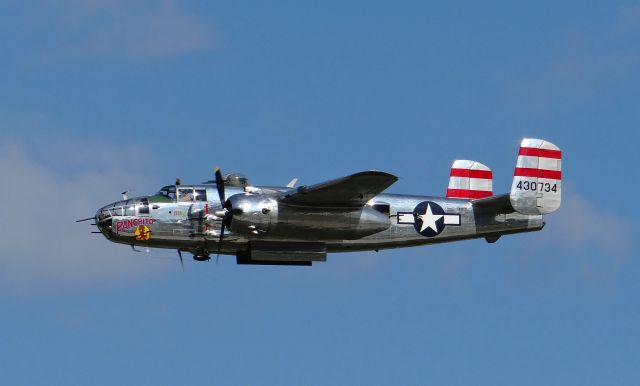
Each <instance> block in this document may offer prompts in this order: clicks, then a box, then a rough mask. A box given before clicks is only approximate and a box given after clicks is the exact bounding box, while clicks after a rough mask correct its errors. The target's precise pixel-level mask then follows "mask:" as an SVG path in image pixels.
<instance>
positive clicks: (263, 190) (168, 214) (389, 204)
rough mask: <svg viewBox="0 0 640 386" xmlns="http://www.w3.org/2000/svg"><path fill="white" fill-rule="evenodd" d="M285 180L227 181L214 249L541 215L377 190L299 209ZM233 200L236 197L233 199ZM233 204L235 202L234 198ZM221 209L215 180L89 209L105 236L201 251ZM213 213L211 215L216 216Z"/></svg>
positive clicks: (331, 248)
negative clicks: (355, 202) (349, 201)
mask: <svg viewBox="0 0 640 386" xmlns="http://www.w3.org/2000/svg"><path fill="white" fill-rule="evenodd" d="M287 190H289V188H286V187H251V188H250V189H248V191H247V189H246V188H242V187H234V186H228V187H226V192H227V197H229V200H230V201H233V202H234V203H235V202H238V203H241V206H242V207H240V208H235V210H236V211H237V212H238V213H239V214H238V215H236V217H235V218H234V219H233V220H232V221H231V226H230V227H229V228H230V229H229V230H227V231H226V232H225V234H224V238H223V240H224V241H223V243H222V245H221V248H220V251H221V253H222V254H237V253H238V252H239V251H243V250H246V248H247V245H248V243H249V242H251V241H256V240H259V241H269V242H271V241H273V242H318V243H322V244H323V245H325V246H326V251H327V252H348V251H365V250H379V249H387V248H399V247H407V246H417V245H424V244H432V243H442V242H448V241H456V240H463V239H471V238H487V240H488V241H495V240H496V239H497V238H498V237H499V236H500V235H503V234H508V233H519V232H528V231H536V230H540V229H542V227H543V226H544V223H543V219H542V216H540V215H523V214H520V213H517V212H510V213H499V212H498V213H496V211H486V210H482V209H481V208H477V207H474V206H473V205H472V203H471V201H470V200H465V199H447V198H441V197H431V196H415V195H400V194H380V195H378V196H375V197H374V198H373V199H371V200H370V201H369V203H368V204H367V205H366V206H364V207H360V208H345V207H326V208H322V207H321V208H318V207H315V208H300V207H295V206H289V205H286V204H283V203H281V202H279V201H278V200H277V198H278V197H280V196H282V195H283V194H284V192H286V191H287ZM234 200H235V201H234ZM238 205H240V204H238ZM221 210H223V207H222V205H221V204H220V202H219V201H218V195H217V192H216V187H215V186H214V185H210V184H205V185H178V186H175V185H173V186H167V187H165V188H163V189H162V190H161V191H160V192H159V193H158V194H155V195H151V196H144V197H136V198H132V199H128V200H123V201H118V202H115V203H112V204H109V205H106V206H104V207H103V208H101V209H100V210H99V211H98V212H97V213H96V224H97V225H98V227H99V229H100V232H101V233H102V234H103V235H104V236H105V237H106V238H107V239H109V240H111V241H113V242H116V243H122V244H128V245H133V246H143V247H152V248H170V249H178V250H182V251H189V252H192V253H193V254H194V255H202V256H205V255H208V254H209V253H212V252H215V251H217V250H218V247H219V243H218V241H219V235H220V229H221V227H222V218H221V216H220V215H219V214H218V213H220V211H221ZM217 214H218V215H217Z"/></svg>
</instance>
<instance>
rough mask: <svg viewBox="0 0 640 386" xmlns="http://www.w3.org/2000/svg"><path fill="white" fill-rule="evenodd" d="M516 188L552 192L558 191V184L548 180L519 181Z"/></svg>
mask: <svg viewBox="0 0 640 386" xmlns="http://www.w3.org/2000/svg"><path fill="white" fill-rule="evenodd" d="M516 188H518V189H521V190H533V191H538V190H539V191H541V192H547V193H549V192H554V193H556V192H557V191H558V184H551V183H549V182H535V181H520V182H518V185H516Z"/></svg>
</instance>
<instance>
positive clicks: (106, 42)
mask: <svg viewBox="0 0 640 386" xmlns="http://www.w3.org/2000/svg"><path fill="white" fill-rule="evenodd" d="M56 4H58V3H56ZM59 4H60V5H59V6H57V9H58V11H59V12H61V14H60V15H59V16H60V19H59V20H60V23H61V26H62V29H63V31H64V34H63V35H65V36H64V39H63V40H64V42H63V43H60V45H61V46H63V47H66V48H65V51H66V53H68V54H71V55H74V54H92V55H98V56H109V57H127V58H136V59H151V58H163V57H169V56H174V55H179V54H184V53H189V52H195V51H202V50H207V49H211V48H213V46H214V41H213V28H212V26H211V22H210V21H208V20H207V19H206V18H204V17H202V16H201V15H198V14H196V13H194V12H190V11H188V10H185V9H184V8H182V7H181V6H180V3H179V2H176V1H173V0H162V1H147V0H138V1H123V0H109V1H79V0H65V1H61V2H59Z"/></svg>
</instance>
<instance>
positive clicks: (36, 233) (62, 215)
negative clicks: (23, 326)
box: [0, 142, 166, 292]
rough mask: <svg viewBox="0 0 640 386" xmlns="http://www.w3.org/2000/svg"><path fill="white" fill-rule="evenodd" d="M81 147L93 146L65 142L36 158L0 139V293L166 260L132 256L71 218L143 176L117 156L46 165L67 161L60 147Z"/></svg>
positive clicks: (140, 269)
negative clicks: (66, 168)
mask: <svg viewBox="0 0 640 386" xmlns="http://www.w3.org/2000/svg"><path fill="white" fill-rule="evenodd" d="M82 147H86V148H96V147H95V146H90V144H84V143H74V144H70V143H68V144H67V147H66V148H63V147H56V146H53V147H52V148H51V149H50V154H49V155H48V157H47V158H46V159H37V157H34V156H31V155H30V154H29V152H28V151H27V149H26V148H25V147H24V146H23V145H22V144H21V143H15V142H13V143H4V144H2V145H0V178H1V179H2V181H3V189H1V190H0V202H2V203H3V215H2V221H0V291H26V292H30V291H39V290H49V289H51V288H54V287H55V288H58V287H73V288H75V287H78V286H86V285H91V286H95V285H98V284H100V283H109V282H113V281H114V280H116V281H117V280H122V279H125V278H130V277H141V276H145V275H147V274H149V273H153V272H154V271H155V272H159V271H158V270H161V269H164V268H163V267H165V266H166V265H162V264H149V260H148V259H132V253H130V252H129V251H127V250H126V248H122V246H117V245H113V244H111V243H109V242H108V241H106V240H105V239H104V238H103V237H102V236H101V235H92V234H90V233H89V231H90V230H95V229H94V227H91V226H90V225H89V224H88V223H75V222H74V220H75V219H78V218H82V217H90V216H92V215H93V213H94V212H95V210H96V209H97V207H98V206H100V205H102V204H106V203H108V202H111V201H115V200H117V199H118V195H117V192H118V188H120V187H121V186H140V185H144V184H145V182H146V177H145V176H144V175H142V174H140V173H139V172H138V171H136V169H135V168H126V167H121V166H122V165H121V164H120V163H118V162H116V163H115V164H113V166H109V165H108V164H105V163H104V162H103V160H104V158H100V157H98V158H97V159H96V160H95V161H92V160H91V159H89V158H88V157H83V158H82V160H81V161H79V162H82V163H84V164H85V166H83V167H80V168H77V172H76V173H74V174H73V175H71V176H70V175H69V173H61V172H59V171H56V170H55V168H53V167H51V166H50V163H49V162H51V160H54V159H58V160H65V159H68V156H67V155H65V154H63V153H66V154H68V153H70V152H73V151H74V150H73V149H76V148H82ZM102 149H103V150H104V151H107V152H108V151H114V150H115V149H105V148H104V146H103V147H102ZM113 154H116V152H115V151H114V153H113ZM116 185H117V187H116ZM118 247H119V248H118ZM145 260H146V261H145Z"/></svg>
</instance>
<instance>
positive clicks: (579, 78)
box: [506, 4, 640, 111]
mask: <svg viewBox="0 0 640 386" xmlns="http://www.w3.org/2000/svg"><path fill="white" fill-rule="evenodd" d="M638 39H640V4H636V5H633V6H627V7H624V8H621V9H620V10H619V12H618V14H617V16H616V17H614V18H613V19H612V20H610V21H609V22H608V23H605V24H604V25H593V24H588V25H573V26H569V27H567V29H566V30H565V32H564V34H563V35H560V36H558V37H557V39H556V42H557V43H556V44H555V46H553V47H551V48H548V54H549V55H548V56H549V59H547V60H544V61H537V60H535V58H533V60H532V62H533V63H535V64H536V65H535V67H532V68H530V69H527V70H522V71H518V72H517V73H511V74H510V75H508V79H507V80H506V82H507V84H508V86H507V87H508V89H509V90H510V91H509V93H510V94H515V95H517V99H519V100H522V102H523V103H524V104H525V105H526V106H527V109H533V110H538V111H545V110H548V109H554V108H556V107H557V106H562V108H566V107H567V105H572V104H580V103H582V102H584V101H586V100H590V99H592V98H594V97H595V96H597V95H598V94H599V93H600V92H602V91H603V90H604V89H607V88H611V87H615V86H616V85H621V84H624V82H626V81H628V79H629V77H632V76H636V75H637V74H638V72H637V70H638V66H640V47H639V46H638V44H637V41H638Z"/></svg>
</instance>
